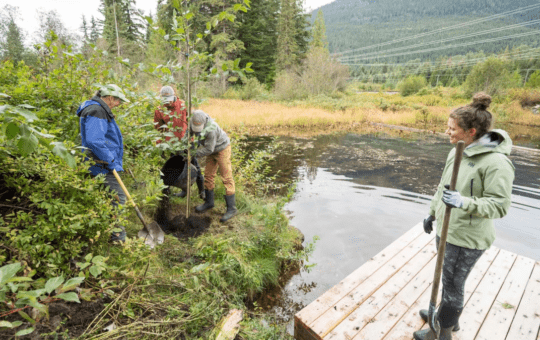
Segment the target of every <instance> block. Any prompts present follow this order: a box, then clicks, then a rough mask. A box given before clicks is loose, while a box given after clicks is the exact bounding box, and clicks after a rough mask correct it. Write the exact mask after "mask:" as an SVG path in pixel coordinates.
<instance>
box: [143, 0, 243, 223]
mask: <svg viewBox="0 0 540 340" xmlns="http://www.w3.org/2000/svg"><path fill="white" fill-rule="evenodd" d="M249 4H250V0H243V3H237V4H235V5H233V6H232V7H226V8H224V9H223V10H222V11H221V12H220V13H218V14H216V15H214V16H212V17H211V18H210V20H208V21H207V22H206V24H205V25H204V27H202V26H201V27H199V26H197V25H196V22H195V19H196V15H195V13H197V12H198V8H197V7H196V6H197V4H193V3H190V2H189V1H179V0H173V1H172V5H173V8H174V11H173V18H172V19H173V20H172V26H171V29H172V33H171V34H167V32H165V30H163V29H159V28H156V31H157V32H158V33H159V34H160V35H161V36H162V37H163V39H164V40H166V41H168V42H169V43H170V44H171V45H172V47H173V48H174V50H175V51H177V53H178V54H179V55H182V56H183V57H184V64H183V65H180V64H178V65H172V64H167V65H166V66H163V65H159V66H157V67H156V69H157V68H160V69H161V72H162V73H166V75H165V76H166V77H168V78H169V79H170V82H169V83H170V84H172V85H175V86H176V87H183V86H182V85H183V84H185V87H186V91H187V93H186V101H185V103H186V104H185V108H186V110H187V123H188V126H189V120H190V115H191V112H192V107H193V105H195V106H198V105H199V103H200V100H199V99H198V98H196V97H195V96H193V94H192V88H193V86H194V85H196V84H197V83H198V82H200V81H202V80H206V79H208V78H209V77H210V76H212V75H217V74H218V73H219V70H218V68H217V67H216V66H215V62H216V60H215V56H214V55H212V54H210V52H209V51H208V50H207V49H206V46H207V44H206V40H207V39H208V38H209V37H211V36H212V35H214V34H217V33H216V29H217V28H218V26H219V24H220V23H221V22H224V21H229V22H234V21H235V19H236V13H238V12H239V11H243V12H246V11H247V10H248V7H249ZM146 20H147V21H148V23H149V24H150V25H152V24H153V20H152V18H150V17H146ZM209 65H214V67H209ZM251 65H252V63H248V64H247V65H246V67H245V68H240V59H236V60H234V61H232V60H231V61H227V62H224V63H222V64H221V71H222V72H224V73H225V74H226V76H230V78H229V80H230V81H231V82H234V81H236V80H237V79H238V78H237V77H243V78H245V72H253V70H252V69H251ZM165 68H167V69H168V71H164V69H165ZM194 69H197V70H198V72H197V75H194V74H193V70H194ZM177 72H179V73H180V74H183V75H184V76H185V79H184V81H181V80H177V79H175V78H174V77H173V74H175V73H177ZM170 128H171V130H170V134H172V136H171V137H173V136H174V131H173V127H172V126H171V127H170ZM185 135H186V137H187V138H185V141H177V140H176V138H171V139H170V140H171V141H173V142H172V145H171V144H170V141H169V142H165V141H164V142H165V143H161V144H164V145H162V146H161V147H162V148H164V149H167V148H170V149H171V150H172V151H173V152H178V151H180V150H184V149H187V162H188V164H191V148H190V147H189V143H190V142H191V136H190V131H189V128H188V129H187V131H186V133H185ZM169 136H170V135H169ZM199 138H200V137H199ZM187 182H188V183H190V182H191V172H190V171H188V178H187ZM190 189H191V188H190V187H189V186H188V188H187V196H186V197H187V200H186V217H189V212H190Z"/></svg>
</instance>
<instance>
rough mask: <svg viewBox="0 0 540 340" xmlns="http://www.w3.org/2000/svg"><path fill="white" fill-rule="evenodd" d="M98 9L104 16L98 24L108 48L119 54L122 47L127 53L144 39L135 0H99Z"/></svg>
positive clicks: (142, 25)
mask: <svg viewBox="0 0 540 340" xmlns="http://www.w3.org/2000/svg"><path fill="white" fill-rule="evenodd" d="M99 11H100V12H101V14H103V17H104V18H105V19H104V20H102V21H101V23H100V24H101V26H102V29H103V31H102V35H103V38H104V39H105V40H107V42H109V44H110V50H111V51H112V52H115V53H120V54H121V53H123V51H122V49H123V47H124V48H125V49H127V51H126V52H127V54H130V52H131V53H133V48H134V47H136V46H137V44H138V43H141V42H142V40H143V39H144V33H143V30H144V24H143V23H142V21H141V18H140V15H139V14H138V10H137V9H136V8H135V0H101V4H100V8H99ZM122 45H124V46H122ZM118 48H120V52H119V51H118Z"/></svg>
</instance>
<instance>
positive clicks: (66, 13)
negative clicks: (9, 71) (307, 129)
mask: <svg viewBox="0 0 540 340" xmlns="http://www.w3.org/2000/svg"><path fill="white" fill-rule="evenodd" d="M332 1H334V0H305V3H306V4H305V6H306V9H309V10H313V9H316V8H318V7H321V6H322V5H325V4H327V3H330V2H332ZM156 3H157V0H136V4H137V8H140V9H142V10H144V12H145V14H148V13H149V12H150V11H152V12H153V13H155V11H156ZM4 5H12V6H16V7H19V12H20V14H21V20H20V21H19V22H18V24H19V25H21V27H22V28H23V29H24V31H25V32H26V33H27V34H28V36H27V37H28V38H29V40H33V39H32V34H33V33H34V32H35V31H36V29H37V27H38V24H37V13H36V10H38V9H41V10H46V11H50V10H53V9H54V10H56V11H57V12H58V14H60V18H61V20H62V22H63V23H64V25H66V27H67V28H68V29H70V30H72V31H77V32H78V29H79V27H80V26H81V17H82V15H85V16H86V17H87V18H89V17H91V16H92V15H93V16H96V17H98V16H99V17H101V14H100V13H99V12H98V7H99V0H0V9H2V8H3V7H4Z"/></svg>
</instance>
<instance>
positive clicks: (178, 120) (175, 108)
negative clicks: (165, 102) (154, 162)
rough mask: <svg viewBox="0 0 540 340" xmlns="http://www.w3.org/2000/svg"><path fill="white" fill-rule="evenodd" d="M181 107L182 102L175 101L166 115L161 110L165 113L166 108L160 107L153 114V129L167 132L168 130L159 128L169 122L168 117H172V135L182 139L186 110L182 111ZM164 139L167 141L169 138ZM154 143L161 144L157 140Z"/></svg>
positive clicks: (185, 125) (185, 123)
mask: <svg viewBox="0 0 540 340" xmlns="http://www.w3.org/2000/svg"><path fill="white" fill-rule="evenodd" d="M182 107H184V102H183V101H182V100H180V99H176V101H175V102H174V103H173V104H172V106H171V108H170V110H171V113H170V114H169V115H166V114H165V113H163V111H162V110H165V111H167V107H163V106H161V107H160V108H159V109H157V110H156V111H155V112H154V127H155V128H156V129H157V130H159V131H161V132H168V131H169V129H168V128H161V127H162V126H163V125H167V124H168V123H169V121H170V120H171V117H170V116H172V118H173V123H172V126H173V130H174V131H173V133H174V135H175V136H176V137H178V139H182V137H184V134H185V133H186V130H187V110H186V109H185V108H184V109H182ZM165 139H166V140H167V141H169V140H170V139H171V137H165ZM156 143H157V144H159V143H161V140H158V141H157V142H156Z"/></svg>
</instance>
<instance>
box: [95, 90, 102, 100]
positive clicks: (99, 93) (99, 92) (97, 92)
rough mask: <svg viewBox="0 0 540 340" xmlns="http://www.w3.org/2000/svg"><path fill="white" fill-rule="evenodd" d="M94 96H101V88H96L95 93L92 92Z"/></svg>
mask: <svg viewBox="0 0 540 340" xmlns="http://www.w3.org/2000/svg"><path fill="white" fill-rule="evenodd" d="M94 97H98V98H101V90H97V91H96V93H95V94H94Z"/></svg>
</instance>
